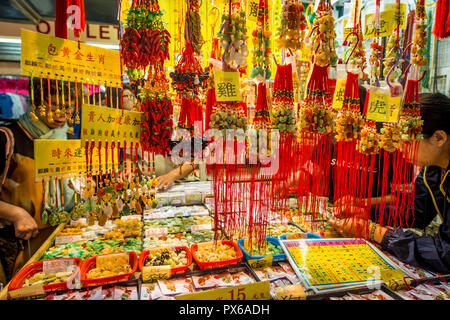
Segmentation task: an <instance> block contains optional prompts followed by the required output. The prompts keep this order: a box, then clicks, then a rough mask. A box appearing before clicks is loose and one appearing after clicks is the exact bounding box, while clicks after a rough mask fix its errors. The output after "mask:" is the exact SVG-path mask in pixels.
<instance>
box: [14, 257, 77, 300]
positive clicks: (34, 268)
mask: <svg viewBox="0 0 450 320" xmlns="http://www.w3.org/2000/svg"><path fill="white" fill-rule="evenodd" d="M59 260H73V261H75V264H76V265H77V266H78V267H79V268H81V263H82V260H81V259H79V258H66V259H53V260H47V261H59ZM43 265H44V261H36V262H32V263H30V264H27V265H26V266H25V267H23V268H22V270H20V271H19V272H18V273H17V274H16V275H15V277H14V278H13V279H12V280H11V283H10V284H9V286H8V290H9V291H12V290H16V289H21V288H22V287H23V284H24V283H25V280H26V279H29V278H31V277H32V276H34V275H35V274H36V273H38V272H41V271H42V269H43ZM43 289H44V291H45V292H53V291H58V290H67V283H66V282H60V283H53V284H45V285H44V286H43Z"/></svg>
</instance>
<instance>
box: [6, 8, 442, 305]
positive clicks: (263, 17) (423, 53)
mask: <svg viewBox="0 0 450 320" xmlns="http://www.w3.org/2000/svg"><path fill="white" fill-rule="evenodd" d="M74 2H76V3H75V5H78V6H80V8H81V10H82V11H81V12H82V15H81V17H82V18H81V21H80V23H79V24H76V25H75V26H73V29H74V32H75V38H78V39H79V40H78V41H72V40H68V39H67V29H66V28H67V25H65V24H61V21H65V20H66V19H67V13H64V9H65V8H59V9H57V10H56V18H57V20H56V23H55V24H56V27H57V31H58V33H57V34H58V35H59V36H60V37H53V36H50V35H45V34H41V33H38V32H32V31H29V30H25V29H23V30H22V31H21V48H22V51H21V72H22V75H23V76H24V77H27V79H29V83H30V86H29V87H30V90H29V96H30V106H29V109H28V111H27V112H26V113H25V115H22V116H20V117H19V120H18V122H17V124H13V125H12V126H13V127H12V128H13V129H12V130H11V132H10V131H8V130H9V129H8V130H4V132H5V133H6V134H9V133H10V134H11V135H7V137H8V139H9V140H6V142H5V145H8V146H10V145H12V146H14V147H12V148H10V149H11V153H10V154H7V157H5V158H7V161H6V163H5V167H7V169H8V168H9V166H10V163H13V164H14V165H12V166H11V168H9V171H8V170H6V171H5V175H4V176H3V175H2V176H0V177H1V178H2V179H1V180H0V182H1V183H2V186H3V184H4V186H3V189H1V198H0V200H1V201H2V203H7V204H9V205H13V206H16V207H21V208H23V209H25V210H26V204H27V203H28V202H30V201H31V202H32V206H33V210H34V211H33V212H34V217H33V219H34V220H36V223H37V225H38V226H37V227H36V230H37V229H39V231H40V232H42V233H43V232H44V231H43V230H47V231H48V230H49V228H54V230H53V231H52V232H51V233H50V234H51V235H50V236H49V237H48V238H47V239H45V241H44V242H42V243H37V239H36V238H35V237H31V238H32V239H31V240H30V241H28V243H27V244H26V247H25V248H26V249H24V250H28V251H29V252H30V250H32V251H33V255H32V256H31V257H29V259H25V260H26V261H24V263H23V264H22V265H20V266H21V267H20V268H18V270H15V272H14V274H13V275H12V277H11V279H10V281H9V283H7V284H6V283H5V286H4V288H3V290H2V291H1V293H0V299H1V300H6V299H11V300H12V299H43V300H271V299H272V300H323V299H328V300H449V299H450V286H449V285H448V283H447V281H448V280H450V269H449V264H448V263H449V261H448V252H447V251H446V250H448V249H449V245H448V243H446V242H445V241H444V240H445V237H446V235H445V232H448V231H446V230H445V228H439V229H438V228H436V226H438V225H439V224H441V223H444V224H445V223H446V222H447V221H448V220H447V219H448V196H447V194H446V192H448V191H447V189H448V181H447V180H448V179H449V178H447V176H448V170H447V171H444V169H445V167H444V165H447V166H448V163H445V161H448V155H447V154H446V152H448V150H450V149H449V148H447V149H446V147H445V146H447V145H449V144H450V139H449V140H448V141H447V140H445V139H446V138H447V136H448V137H450V132H449V131H448V130H449V129H448V123H446V120H445V119H447V118H445V117H446V116H445V115H444V116H442V117H443V118H442V119H443V120H442V119H440V120H439V119H434V118H431V119H434V122H433V121H431V120H429V119H430V118H427V114H426V113H424V111H423V110H422V105H426V100H425V101H424V100H421V99H422V98H421V97H420V96H419V94H420V93H424V92H425V91H426V90H427V88H428V89H429V88H430V83H431V77H430V70H433V68H434V69H436V66H437V62H436V61H434V58H433V55H432V53H431V52H432V50H436V45H433V46H432V41H431V40H432V39H433V40H434V39H441V38H445V37H446V36H447V35H448V34H449V32H448V30H446V27H445V23H443V21H445V18H446V17H442V16H441V15H438V16H437V17H436V18H433V12H438V10H442V11H445V10H444V9H446V10H447V11H445V13H446V14H448V11H449V10H448V8H446V7H445V6H444V5H443V4H442V2H445V1H437V3H431V4H429V3H428V2H427V1H425V0H417V1H415V3H410V1H409V2H408V1H400V0H395V1H386V3H383V2H384V1H380V0H378V1H376V2H373V3H372V2H370V4H369V3H368V1H362V0H353V1H350V2H348V4H347V5H345V6H343V3H341V1H330V0H320V1H315V3H314V4H312V3H309V2H307V1H305V2H301V1H297V0H273V1H272V0H257V1H254V0H244V1H235V0H220V1H214V2H213V3H208V2H205V1H203V2H202V1H197V0H187V1H180V4H179V8H178V9H177V10H174V4H173V2H172V1H163V0H160V1H158V0H143V1H137V0H132V1H131V0H130V1H128V0H122V1H119V2H118V8H117V16H118V26H119V30H120V31H119V34H120V43H119V50H110V49H106V48H101V47H98V46H93V45H89V44H86V43H83V42H81V40H80V39H81V38H80V33H82V32H83V30H84V25H85V21H84V4H83V3H84V1H74ZM403 2H408V5H407V4H406V3H403ZM67 4H69V3H67ZM59 5H61V4H59ZM338 7H339V8H341V9H344V7H345V8H347V9H348V10H347V12H348V13H347V16H346V17H347V20H345V22H344V17H341V16H342V14H341V13H342V12H341V10H337V9H338ZM372 11H373V12H372ZM439 12H440V11H439ZM61 14H62V17H61V16H60V15H61ZM449 16H450V15H449ZM61 19H63V20H61ZM447 20H448V18H447ZM342 22H344V26H343V27H342V28H340V27H339V30H338V26H342ZM58 26H59V28H61V29H58ZM447 29H448V28H447ZM211 31H212V32H211ZM436 41H437V40H436ZM436 41H435V42H436ZM432 48H433V49H432ZM434 81H436V79H434ZM434 98H436V97H435V96H434ZM430 99H431V98H430ZM439 99H442V100H441V101H443V102H442V106H441V107H442V108H445V106H446V105H448V104H447V100H448V98H446V97H445V96H444V97H443V98H439ZM446 99H447V100H446ZM427 110H428V109H427ZM2 112H3V107H2ZM442 112H444V113H445V114H448V113H449V110H446V109H445V110H444V109H443V111H442ZM24 119H25V120H24ZM7 120H8V119H3V118H2V121H7ZM9 120H10V119H9ZM430 122H432V123H433V124H432V125H430ZM5 123H7V122H5ZM14 126H18V127H14ZM42 128H46V129H45V130H44V129H42ZM14 130H19V132H21V131H20V130H23V131H24V132H25V133H27V137H26V138H23V139H26V141H25V142H23V145H25V146H28V147H29V148H28V149H27V150H33V152H32V154H29V151H26V152H28V153H26V154H25V153H24V152H25V151H23V152H22V151H21V149H20V148H18V147H17V144H21V143H22V141H20V140H18V139H17V137H19V136H17V135H16V131H14ZM2 132H3V131H2ZM436 132H439V137H438V138H439V139H441V141H443V142H442V143H441V144H439V143H438V142H436V144H435V148H434V149H433V150H434V151H433V152H441V153H442V154H439V156H435V157H430V158H433V159H437V158H439V160H440V161H437V160H436V163H432V160H429V159H428V162H423V161H422V162H421V159H422V158H423V157H424V156H423V154H422V153H423V147H421V143H422V142H423V141H424V140H426V139H431V138H430V136H434V137H435V134H436ZM67 133H70V136H71V137H69V136H68V135H67ZM444 134H445V136H444ZM73 135H74V136H75V137H73ZM11 136H12V137H13V139H11ZM22 136H23V133H22ZM22 136H21V137H22ZM435 138H436V137H435ZM436 139H437V138H436ZM444 140H445V141H444ZM427 141H428V140H427ZM20 152H22V154H21V153H20ZM24 157H28V158H30V161H29V162H21V161H22V159H23V158H24ZM446 157H447V158H446ZM11 159H12V160H11ZM441 159H444V160H443V161H441ZM423 163H425V164H423ZM15 164H17V166H16V165H15ZM432 165H434V166H435V167H436V166H438V165H439V166H440V167H441V168H442V169H441V168H434V169H432V168H431V166H432ZM2 167H3V166H2ZM422 167H423V168H422ZM428 168H431V169H428ZM447 169H448V168H447ZM426 170H428V171H426ZM434 170H435V171H434ZM419 171H420V173H419ZM10 172H13V173H12V174H11V173H10ZM434 173H435V174H434ZM433 174H434V175H433ZM23 176H26V179H22V180H21V181H24V182H21V183H22V185H24V184H26V183H28V184H29V185H30V186H31V187H30V188H26V189H20V188H19V189H14V188H13V187H11V186H12V184H11V181H12V182H14V179H18V177H23ZM431 179H434V180H431ZM5 181H6V182H5ZM18 185H20V184H18ZM446 188H447V189H446ZM20 190H25V191H23V192H22V191H20ZM30 190H31V191H30ZM428 190H429V192H428ZM422 198H426V200H424V201H425V202H424V203H425V204H423V203H422V202H420V201H422V200H421V199H422ZM26 199H28V200H26ZM27 201H28V202H27ZM430 208H431V209H430ZM425 213H426V214H425ZM430 215H432V217H431V218H429V216H430ZM423 221H426V223H425V222H423ZM419 222H420V223H419ZM422 222H423V223H422ZM10 227H11V226H10ZM433 237H439V238H440V239H441V240H442V239H444V240H442V242H440V241H437V242H436V243H437V244H436V243H435V242H434V240H433V241H430V240H429V239H430V238H432V239H434V238H433ZM392 239H393V240H392ZM395 239H406V240H404V241H417V243H419V244H423V245H424V247H425V249H423V250H424V251H426V250H427V248H429V246H434V245H436V246H439V247H438V248H436V250H434V247H433V250H434V251H433V252H436V254H435V256H433V257H431V258H427V259H425V258H424V257H428V256H427V255H426V254H424V253H423V252H422V251H421V250H420V249H418V250H416V251H418V252H414V254H417V257H416V256H415V255H414V254H413V253H410V254H408V252H407V251H404V250H408V248H397V247H396V243H395ZM418 239H419V240H418ZM421 239H422V240H421ZM423 239H425V240H423ZM426 239H428V240H426ZM421 241H422V242H421ZM430 242H431V244H430ZM427 246H428V247H427ZM33 248H34V249H33ZM402 250H403V251H402ZM421 254H422V256H421ZM411 256H413V257H414V259H413V258H411ZM18 257H21V256H20V255H18ZM22 258H23V257H22ZM18 260H19V258H18ZM427 260H430V261H427ZM17 265H19V264H18V263H17V264H16V266H17Z"/></svg>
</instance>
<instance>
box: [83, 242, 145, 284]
mask: <svg viewBox="0 0 450 320" xmlns="http://www.w3.org/2000/svg"><path fill="white" fill-rule="evenodd" d="M120 253H124V254H128V256H129V261H130V266H131V272H129V273H124V274H120V275H117V276H112V277H105V278H98V279H87V278H86V274H87V273H88V272H89V271H91V270H92V269H94V268H95V266H96V260H97V257H101V256H110V255H113V254H120ZM137 266H138V257H137V255H136V252H134V251H128V252H119V253H117V252H116V253H108V254H102V255H98V256H94V257H90V258H87V259H86V260H85V261H84V263H83V265H82V266H81V282H83V283H84V285H85V286H86V287H93V286H102V285H105V284H110V283H115V282H120V281H128V280H130V279H131V277H132V276H133V274H134V273H135V272H136V270H137Z"/></svg>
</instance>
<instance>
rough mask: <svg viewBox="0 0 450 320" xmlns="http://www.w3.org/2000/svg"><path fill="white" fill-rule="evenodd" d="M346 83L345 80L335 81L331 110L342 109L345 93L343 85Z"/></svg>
mask: <svg viewBox="0 0 450 320" xmlns="http://www.w3.org/2000/svg"><path fill="white" fill-rule="evenodd" d="M346 83H347V80H337V81H336V90H335V91H334V97H333V108H334V109H337V110H338V109H342V106H343V105H344V92H345V85H346Z"/></svg>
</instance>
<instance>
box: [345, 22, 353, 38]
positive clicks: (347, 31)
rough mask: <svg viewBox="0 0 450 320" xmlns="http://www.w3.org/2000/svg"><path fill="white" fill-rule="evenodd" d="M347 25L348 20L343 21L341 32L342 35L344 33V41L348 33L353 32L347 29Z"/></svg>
mask: <svg viewBox="0 0 450 320" xmlns="http://www.w3.org/2000/svg"><path fill="white" fill-rule="evenodd" d="M347 23H348V20H344V26H343V27H344V31H343V33H344V39H345V37H347V35H348V34H349V33H351V32H352V31H353V28H347Z"/></svg>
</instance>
